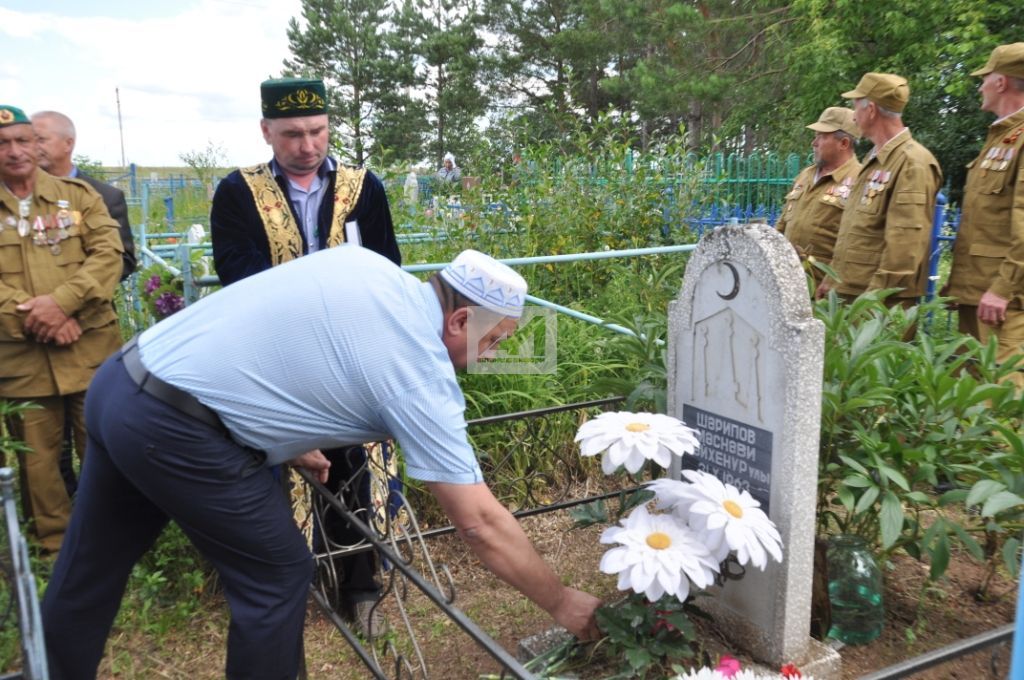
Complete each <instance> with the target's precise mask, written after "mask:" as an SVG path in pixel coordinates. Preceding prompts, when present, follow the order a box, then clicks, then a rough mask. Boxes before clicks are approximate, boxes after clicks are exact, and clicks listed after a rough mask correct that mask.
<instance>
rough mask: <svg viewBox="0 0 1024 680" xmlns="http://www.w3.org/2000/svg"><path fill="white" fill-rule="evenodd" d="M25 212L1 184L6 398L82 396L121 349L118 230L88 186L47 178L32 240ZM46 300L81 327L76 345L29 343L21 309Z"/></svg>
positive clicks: (1, 370) (1, 358)
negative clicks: (25, 229) (23, 230)
mask: <svg viewBox="0 0 1024 680" xmlns="http://www.w3.org/2000/svg"><path fill="white" fill-rule="evenodd" d="M19 208H20V206H19V201H18V199H17V197H15V196H14V195H13V194H12V193H11V192H10V191H8V189H7V187H6V186H3V184H2V183H0V397H45V396H55V395H58V394H71V393H74V392H81V391H82V390H84V389H85V388H86V387H88V385H89V381H90V380H91V379H92V375H93V373H94V372H95V370H96V368H97V367H98V366H99V365H100V364H101V363H102V362H103V360H104V359H106V358H107V357H108V356H110V355H111V354H112V353H113V352H115V351H116V350H117V348H118V346H119V344H120V342H121V333H120V330H119V328H118V324H117V316H116V315H115V313H114V309H113V305H111V300H112V299H113V295H114V289H115V288H116V286H117V282H118V279H119V278H120V276H121V267H122V263H121V253H122V251H123V246H122V245H121V238H120V236H119V234H118V224H117V222H115V221H114V220H113V219H112V218H111V217H110V214H109V213H108V212H107V208H106V206H105V205H104V204H103V199H102V198H100V195H99V194H97V193H96V191H95V190H93V189H92V188H91V187H89V186H88V185H87V184H85V183H84V182H81V181H79V180H75V179H70V178H65V177H53V176H51V175H49V174H47V173H45V172H43V171H42V170H38V171H37V172H36V182H35V188H34V189H33V192H32V199H31V204H30V208H29V215H28V217H27V221H28V223H29V225H30V228H29V234H28V235H26V236H22V235H20V234H19V233H18V227H17V225H18V221H19V219H20V213H19ZM61 226H65V228H64V229H63V230H61V228H60V227H61ZM45 294H49V295H52V296H53V298H54V300H56V302H57V304H58V305H59V306H60V308H61V309H62V310H63V311H64V313H65V314H67V315H69V316H71V317H73V318H74V319H76V320H77V321H78V324H79V326H81V328H82V336H81V337H80V338H79V339H78V340H77V341H76V342H74V343H72V344H71V345H68V346H66V347H58V346H56V345H54V344H44V343H40V342H36V341H35V340H34V339H33V338H32V337H31V336H28V337H26V335H25V332H24V330H23V327H24V321H25V317H26V313H25V312H19V311H17V310H16V309H15V307H16V306H17V305H18V304H20V303H22V302H25V301H26V300H29V299H30V298H33V297H36V296H38V295H45Z"/></svg>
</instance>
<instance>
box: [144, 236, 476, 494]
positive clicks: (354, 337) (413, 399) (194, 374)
mask: <svg viewBox="0 0 1024 680" xmlns="http://www.w3.org/2000/svg"><path fill="white" fill-rule="evenodd" d="M441 326H442V312H441V305H440V303H439V302H438V299H437V296H436V294H435V293H434V289H433V288H432V287H431V286H430V284H429V283H425V282H423V281H420V280H419V279H417V278H416V277H414V276H412V275H410V274H407V273H406V272H404V271H402V269H400V268H399V267H396V266H395V265H394V263H392V262H391V261H390V260H387V259H386V258H384V257H381V256H380V255H377V254H376V253H374V252H372V251H370V250H367V249H365V248H361V247H358V246H354V245H352V246H343V247H337V248H330V249H328V250H323V251H320V252H317V253H314V254H312V255H308V256H305V257H301V258H298V259H296V260H292V261H290V262H286V263H285V264H282V265H279V266H277V267H274V268H272V269H268V270H267V271H264V272H261V273H259V274H256V275H255V276H250V277H248V278H246V279H243V280H241V281H238V282H237V283H234V284H232V285H230V286H227V287H226V288H224V289H222V290H220V291H218V292H216V293H214V294H213V295H210V296H209V297H206V298H203V299H202V300H200V301H199V302H197V303H196V304H194V305H190V306H189V307H187V308H185V309H184V310H182V311H181V312H178V313H177V314H175V315H173V316H171V317H169V318H167V319H165V320H164V321H161V322H160V323H158V324H156V325H155V326H153V327H152V328H150V329H149V330H147V331H146V332H144V333H143V334H142V335H141V336H140V338H139V353H140V356H141V358H142V362H143V363H144V364H145V366H146V367H147V368H148V369H149V370H150V371H151V372H152V373H153V374H154V375H156V376H157V377H159V378H161V379H162V380H164V381H166V382H168V383H170V384H172V385H174V386H175V387H178V388H179V389H182V390H184V391H186V392H188V393H190V394H192V395H194V396H195V397H197V398H198V399H199V401H201V402H202V403H203V404H205V405H206V406H208V407H209V408H211V409H212V410H213V411H215V412H216V413H217V414H218V415H219V416H220V418H221V420H222V421H223V422H224V425H225V426H227V428H228V430H229V431H230V432H231V434H232V436H233V437H234V439H235V440H236V441H238V442H239V443H241V444H244V445H246V446H250V447H252V448H255V449H260V450H262V451H265V452H266V454H267V463H268V464H270V465H273V464H277V463H280V462H283V461H286V460H289V459H291V458H294V457H295V456H298V455H300V454H302V453H305V452H307V451H311V450H313V449H317V448H336V447H339V446H344V445H349V444H361V443H363V442H368V441H376V440H380V439H384V438H386V437H388V436H393V437H394V438H395V439H396V440H398V443H399V444H400V445H401V447H402V453H403V457H404V459H405V463H406V471H407V473H408V474H409V476H410V477H413V478H415V479H420V480H423V481H434V482H449V483H454V484H472V483H476V482H481V481H483V476H482V474H481V472H480V466H479V465H478V464H477V461H476V457H475V455H474V454H473V449H472V447H471V446H470V445H469V442H468V441H467V439H466V421H465V415H464V411H465V406H466V403H465V400H464V399H463V396H462V391H461V389H460V388H459V385H458V382H457V381H456V378H455V370H454V368H453V367H452V364H451V361H450V359H449V358H448V352H447V350H446V348H445V346H444V344H443V343H442V342H441Z"/></svg>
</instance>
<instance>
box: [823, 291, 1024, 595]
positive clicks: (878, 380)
mask: <svg viewBox="0 0 1024 680" xmlns="http://www.w3.org/2000/svg"><path fill="white" fill-rule="evenodd" d="M883 297H884V293H883V294H872V295H866V296H863V297H861V298H859V299H858V300H856V301H855V302H854V303H852V304H841V303H840V302H839V301H838V300H837V299H836V298H835V297H834V296H833V297H831V298H830V299H829V300H826V301H822V302H820V303H819V304H818V306H817V310H816V311H817V314H818V316H819V318H821V319H822V320H823V321H824V322H825V326H826V342H825V373H824V386H823V398H822V427H821V433H822V440H821V457H820V463H819V478H818V530H819V533H829V532H831V531H838V532H842V533H855V534H860V535H862V536H864V537H865V538H866V539H868V541H869V542H877V543H878V544H879V545H880V546H881V548H882V550H883V552H884V553H890V552H893V551H896V550H901V549H902V550H905V551H907V552H908V553H909V554H910V555H912V556H914V557H917V558H922V557H923V556H928V558H929V559H930V562H931V576H932V578H938V577H939V576H941V575H942V573H943V572H944V571H945V569H946V567H947V565H948V563H949V558H950V549H951V542H952V541H955V542H958V543H959V544H960V545H962V546H963V547H964V548H965V549H966V550H967V551H968V552H969V553H970V554H972V555H974V556H975V557H978V558H983V557H985V556H987V554H989V555H990V554H993V553H994V552H995V549H994V548H993V549H991V551H990V552H989V553H987V554H986V553H985V552H984V551H983V550H982V548H981V546H980V544H979V539H978V537H979V536H980V537H984V539H985V540H986V541H990V542H991V541H995V542H998V541H999V539H1000V538H1003V539H1005V538H1007V537H1010V538H1011V540H1012V542H1011V543H1009V546H1010V547H1009V548H1008V550H1009V552H1010V553H1012V554H1011V555H1007V556H1004V561H1006V562H1007V564H1009V563H1010V562H1012V561H1014V560H1017V561H1018V562H1019V559H1018V558H1017V549H1018V547H1019V540H1017V539H1018V538H1019V535H1020V532H1021V530H1022V528H1024V524H1022V522H1021V518H1022V515H1024V476H1022V475H1024V455H1022V453H1024V451H1022V444H1021V441H1020V436H1019V432H1020V427H1021V420H1022V417H1024V397H1021V396H1020V395H1017V394H1015V392H1014V389H1013V386H1012V385H1011V384H1008V383H1006V382H1000V381H1001V379H1003V378H1005V377H1006V375H1007V373H1008V372H1009V371H1010V370H1012V366H1010V365H1003V366H1000V365H998V364H997V363H996V361H995V347H994V345H990V346H982V345H980V344H979V343H977V342H976V341H975V340H973V339H972V338H969V337H964V336H959V335H954V336H949V337H943V335H942V334H941V333H939V332H937V329H935V328H934V326H936V325H937V324H935V325H933V330H934V331H935V332H934V333H928V332H922V331H921V330H918V332H917V334H916V335H913V329H914V327H915V326H918V325H921V324H922V323H923V322H926V320H927V319H928V318H931V317H933V316H935V315H937V314H940V313H944V312H943V310H942V306H941V303H939V302H935V303H929V304H925V305H921V306H920V307H916V308H912V309H911V310H909V311H904V310H903V309H902V308H900V307H898V306H896V307H892V308H889V307H887V306H886V305H885V303H884V302H883V300H882V298H883ZM912 335H913V339H912V340H908V339H907V338H909V337H911V336H912ZM943 489H948V491H945V493H943V492H942V490H943ZM957 505H959V506H961V507H962V510H961V512H960V513H950V512H945V513H943V512H940V509H941V508H949V507H950V506H957ZM979 506H980V512H979V513H978V514H976V515H975V514H971V513H970V512H968V510H970V509H971V508H972V507H973V508H977V507H979ZM1015 570H1016V567H1014V568H1013V570H1011V571H1015Z"/></svg>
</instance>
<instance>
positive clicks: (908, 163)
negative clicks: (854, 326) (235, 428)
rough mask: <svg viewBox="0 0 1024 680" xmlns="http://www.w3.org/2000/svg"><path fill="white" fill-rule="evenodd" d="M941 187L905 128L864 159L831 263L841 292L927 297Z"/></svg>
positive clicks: (930, 161) (938, 173)
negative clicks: (930, 251)
mask: <svg viewBox="0 0 1024 680" xmlns="http://www.w3.org/2000/svg"><path fill="white" fill-rule="evenodd" d="M941 185H942V170H941V169H940V168H939V163H938V161H936V160H935V157H934V156H932V154H931V152H930V151H928V149H926V148H924V147H923V146H921V145H920V144H919V143H917V142H916V141H914V139H913V138H912V137H911V136H910V130H907V129H904V130H903V131H902V132H900V133H899V134H897V135H896V136H895V137H893V138H892V139H890V140H889V141H888V142H886V143H885V144H884V145H883V146H882V148H881V149H878V152H877V153H876V154H875V155H874V156H871V157H869V158H868V159H866V160H865V162H864V164H863V166H862V167H861V169H860V172H859V173H858V174H857V180H856V181H855V182H854V184H853V188H852V189H851V190H850V198H849V199H848V200H847V202H846V208H845V209H844V210H843V217H842V220H840V222H839V235H838V237H837V238H836V247H835V253H834V255H833V258H832V268H833V269H834V270H835V272H836V275H837V276H838V277H839V282H838V283H836V282H833V283H834V288H835V290H836V291H837V292H839V293H842V294H844V295H860V294H861V293H864V292H866V291H869V290H879V289H882V288H901V289H902V290H901V291H900V292H899V293H897V294H896V297H899V298H914V297H918V296H920V295H923V294H924V293H925V288H926V286H927V280H928V247H929V244H930V243H931V235H932V222H933V220H934V216H935V196H936V194H937V193H938V191H939V187H940V186H941Z"/></svg>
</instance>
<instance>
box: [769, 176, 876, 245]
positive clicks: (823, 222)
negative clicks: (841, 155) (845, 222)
mask: <svg viewBox="0 0 1024 680" xmlns="http://www.w3.org/2000/svg"><path fill="white" fill-rule="evenodd" d="M816 170H817V168H816V167H815V166H813V165H812V166H810V167H807V168H804V169H803V171H801V172H800V174H799V175H797V178H796V180H795V181H794V182H793V188H792V189H791V190H790V192H789V193H788V194H786V204H785V206H783V208H782V215H781V216H780V217H779V220H778V222H776V224H775V228H776V229H778V230H779V231H781V232H782V233H784V234H785V235H786V238H787V239H789V242H790V243H792V244H793V247H795V248H796V251H797V253H799V254H800V256H801V257H802V258H804V257H808V256H813V257H814V258H815V259H816V260H820V261H822V262H825V263H826V264H828V263H830V262H832V251H833V249H834V248H835V244H836V234H838V233H839V220H840V218H842V216H843V208H844V207H846V200H847V198H849V196H850V189H851V188H852V187H853V182H854V180H855V179H856V177H857V172H858V171H859V170H860V161H858V160H857V157H856V156H851V157H850V158H849V160H847V161H846V162H845V163H843V164H842V165H840V166H839V167H838V168H836V169H835V170H834V171H832V172H831V173H828V174H826V175H822V176H821V177H819V178H818V181H817V182H815V181H814V173H815V172H816Z"/></svg>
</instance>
